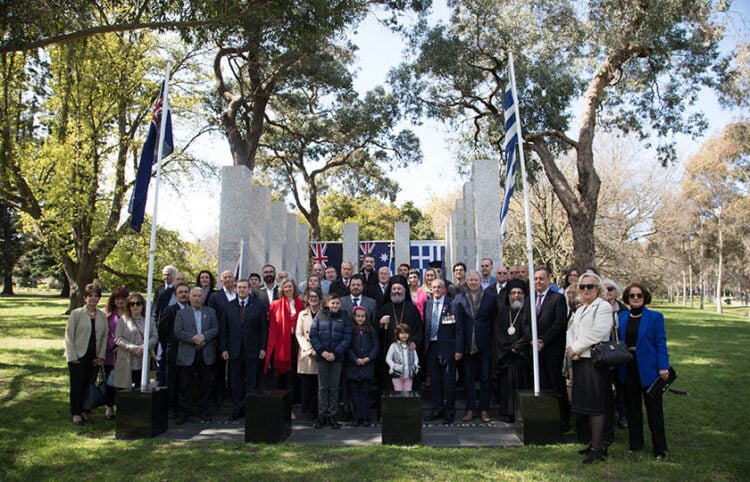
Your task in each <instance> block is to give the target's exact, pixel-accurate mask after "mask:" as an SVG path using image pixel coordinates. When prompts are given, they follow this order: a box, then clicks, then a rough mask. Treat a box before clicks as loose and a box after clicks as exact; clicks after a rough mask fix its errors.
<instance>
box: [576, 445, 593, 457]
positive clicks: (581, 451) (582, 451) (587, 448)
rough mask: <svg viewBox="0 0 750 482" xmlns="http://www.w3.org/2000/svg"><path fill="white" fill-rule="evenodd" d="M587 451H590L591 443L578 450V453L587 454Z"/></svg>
mask: <svg viewBox="0 0 750 482" xmlns="http://www.w3.org/2000/svg"><path fill="white" fill-rule="evenodd" d="M589 453H591V445H589V446H588V447H586V448H585V449H581V450H579V451H578V454H579V455H588V454H589Z"/></svg>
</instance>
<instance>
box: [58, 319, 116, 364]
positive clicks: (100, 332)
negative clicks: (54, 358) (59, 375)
mask: <svg viewBox="0 0 750 482" xmlns="http://www.w3.org/2000/svg"><path fill="white" fill-rule="evenodd" d="M94 320H95V321H94V335H95V338H96V358H101V359H102V360H104V358H105V357H106V356H107V336H108V335H109V325H108V324H107V316H106V315H105V314H104V312H103V311H102V310H99V309H97V310H96V316H95V318H94ZM90 336H91V319H90V318H89V315H88V313H86V307H85V306H82V307H80V308H76V309H75V310H73V311H72V312H71V313H70V317H68V324H67V325H66V326H65V360H67V361H69V362H70V361H75V360H78V359H80V358H81V357H82V356H83V355H85V354H86V349H87V348H88V347H89V337H90Z"/></svg>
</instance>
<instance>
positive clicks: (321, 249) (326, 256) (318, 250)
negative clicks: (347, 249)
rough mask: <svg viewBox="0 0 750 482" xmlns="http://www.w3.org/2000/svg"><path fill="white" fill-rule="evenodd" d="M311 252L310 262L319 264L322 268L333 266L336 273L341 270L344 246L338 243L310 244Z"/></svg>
mask: <svg viewBox="0 0 750 482" xmlns="http://www.w3.org/2000/svg"><path fill="white" fill-rule="evenodd" d="M310 250H311V251H312V257H311V259H312V262H313V263H320V264H322V265H323V268H327V267H328V266H333V267H334V268H336V270H337V271H338V270H339V269H340V268H341V261H342V259H343V257H344V246H343V244H342V243H340V242H338V243H337V242H333V243H327V242H313V243H310Z"/></svg>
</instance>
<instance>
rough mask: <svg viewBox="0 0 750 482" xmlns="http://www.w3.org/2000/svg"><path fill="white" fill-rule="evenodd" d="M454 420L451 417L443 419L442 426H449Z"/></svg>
mask: <svg viewBox="0 0 750 482" xmlns="http://www.w3.org/2000/svg"><path fill="white" fill-rule="evenodd" d="M454 419H455V417H453V416H450V417H445V418H444V419H443V425H450V424H452V423H453V420H454Z"/></svg>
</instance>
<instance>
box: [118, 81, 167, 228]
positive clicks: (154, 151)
mask: <svg viewBox="0 0 750 482" xmlns="http://www.w3.org/2000/svg"><path fill="white" fill-rule="evenodd" d="M165 100H166V99H164V83H163V82H162V86H161V88H160V89H159V96H158V97H157V99H156V105H154V113H153V116H152V117H151V125H150V126H149V128H148V137H146V142H145V144H144V145H143V151H142V152H141V159H140V162H139V163H138V172H137V174H136V176H135V186H134V188H133V195H132V197H131V198H130V204H129V205H128V213H130V227H131V228H132V229H133V230H134V231H136V232H138V233H140V232H141V226H142V225H143V217H144V215H145V212H146V198H147V197H148V185H149V183H150V182H151V168H152V166H153V165H154V164H155V163H156V162H158V161H160V159H158V153H159V143H158V138H159V131H160V127H161V120H162V114H163V110H164V104H165ZM166 122H167V125H166V130H165V132H164V141H163V143H164V147H163V149H162V157H167V156H168V155H170V154H171V153H172V151H174V141H173V138H172V114H171V113H170V111H169V108H168V107H167V116H166Z"/></svg>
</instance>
